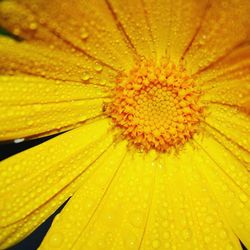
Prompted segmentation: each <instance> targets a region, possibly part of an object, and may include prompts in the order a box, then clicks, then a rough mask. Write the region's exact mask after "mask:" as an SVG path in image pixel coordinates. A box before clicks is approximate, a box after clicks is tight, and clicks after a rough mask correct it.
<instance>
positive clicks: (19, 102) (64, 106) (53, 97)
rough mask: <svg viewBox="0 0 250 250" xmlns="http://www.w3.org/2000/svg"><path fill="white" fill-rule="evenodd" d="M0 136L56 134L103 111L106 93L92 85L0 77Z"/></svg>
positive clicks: (2, 137) (21, 136)
mask: <svg viewBox="0 0 250 250" xmlns="http://www.w3.org/2000/svg"><path fill="white" fill-rule="evenodd" d="M0 81H1V84H0V89H1V97H0V103H1V106H0V131H1V132H0V139H1V140H10V139H14V138H23V137H29V136H38V135H41V134H47V133H52V132H54V133H57V132H59V131H63V130H66V129H69V128H71V127H72V126H73V127H74V126H76V125H79V124H81V123H83V122H84V121H86V120H87V119H90V118H95V117H97V116H99V115H100V114H102V106H103V101H104V100H105V98H104V97H105V96H107V94H105V93H104V92H103V91H102V90H101V89H100V88H97V87H96V86H94V85H88V86H85V85H82V84H81V83H76V82H62V81H54V80H45V79H42V78H37V77H16V76H0Z"/></svg>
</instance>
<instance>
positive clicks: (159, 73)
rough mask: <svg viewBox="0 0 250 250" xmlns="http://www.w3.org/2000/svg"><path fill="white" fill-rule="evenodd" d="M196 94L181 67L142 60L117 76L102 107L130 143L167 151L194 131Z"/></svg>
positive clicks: (198, 117) (198, 113)
mask: <svg viewBox="0 0 250 250" xmlns="http://www.w3.org/2000/svg"><path fill="white" fill-rule="evenodd" d="M200 94H201V93H200V91H198V90H197V89H196V87H195V82H194V81H193V80H192V79H191V78H190V77H189V76H188V75H187V73H186V72H185V70H184V69H182V68H177V67H176V66H175V65H174V64H172V63H169V62H167V61H165V60H162V62H161V63H160V64H159V65H156V64H154V63H152V62H150V61H142V62H140V63H139V64H137V65H136V66H135V67H134V68H133V69H132V70H131V71H130V72H128V73H123V74H122V75H119V76H118V77H117V79H116V86H115V88H114V89H112V98H113V99H112V101H111V102H110V103H107V104H106V105H105V110H106V113H107V114H108V115H109V116H110V117H111V118H112V121H113V122H114V124H115V127H119V128H120V129H121V135H122V136H123V137H124V138H126V139H127V140H128V141H129V142H130V144H133V145H135V146H136V147H137V148H139V149H141V150H144V151H149V150H150V149H155V150H156V151H159V152H167V151H169V150H170V149H172V148H177V147H178V146H181V145H183V144H184V143H185V142H186V141H188V140H189V139H190V138H192V136H193V135H194V133H195V132H196V131H197V129H198V127H199V123H200V120H201V118H202V113H203V111H202V108H201V107H200V106H199V105H198V102H199V96H200Z"/></svg>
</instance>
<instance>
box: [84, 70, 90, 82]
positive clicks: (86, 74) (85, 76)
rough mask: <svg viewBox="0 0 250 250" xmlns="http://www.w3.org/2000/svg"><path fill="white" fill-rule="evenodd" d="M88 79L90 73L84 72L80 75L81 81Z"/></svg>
mask: <svg viewBox="0 0 250 250" xmlns="http://www.w3.org/2000/svg"><path fill="white" fill-rule="evenodd" d="M89 79H90V75H89V73H88V72H84V73H83V75H82V80H83V81H88V80H89Z"/></svg>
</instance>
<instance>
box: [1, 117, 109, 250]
mask: <svg viewBox="0 0 250 250" xmlns="http://www.w3.org/2000/svg"><path fill="white" fill-rule="evenodd" d="M108 129H109V122H108V121H105V120H103V121H99V122H95V123H91V124H88V125H84V126H83V127H81V128H78V129H75V130H72V131H70V132H67V133H65V134H63V135H60V136H58V137H56V138H54V139H51V140H50V141H48V142H45V143H43V144H41V145H39V146H36V147H34V148H32V149H29V150H26V151H24V152H22V153H20V154H18V155H16V156H13V157H11V158H9V159H6V160H4V161H3V162H1V164H0V167H1V172H0V193H1V199H0V201H1V202H0V207H1V214H0V236H1V237H0V242H1V245H0V248H1V249H3V248H6V247H8V246H10V245H12V244H14V243H16V242H17V241H20V240H21V239H23V238H24V237H25V236H27V235H28V234H30V233H31V232H32V231H33V230H34V229H35V228H36V227H37V226H38V225H39V224H41V223H42V222H43V221H44V220H45V219H46V218H47V217H48V216H49V215H50V214H51V213H53V212H54V210H55V209H56V208H57V207H59V206H60V205H61V204H62V203H63V202H64V201H65V200H67V199H68V197H70V196H71V195H72V194H73V193H74V192H75V190H77V189H78V188H79V185H81V183H82V182H83V181H84V180H85V179H86V178H88V177H89V176H91V175H92V173H93V171H95V170H94V169H95V168H93V166H92V165H93V163H94V162H95V161H96V159H97V158H99V157H100V156H101V155H102V154H103V153H104V152H105V151H106V150H107V149H108V148H109V147H110V145H111V144H112V143H113V137H112V134H111V133H109V132H108Z"/></svg>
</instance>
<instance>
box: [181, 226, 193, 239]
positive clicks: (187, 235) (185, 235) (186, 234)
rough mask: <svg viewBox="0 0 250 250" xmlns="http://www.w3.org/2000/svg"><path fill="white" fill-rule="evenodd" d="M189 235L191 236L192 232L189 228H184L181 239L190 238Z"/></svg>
mask: <svg viewBox="0 0 250 250" xmlns="http://www.w3.org/2000/svg"><path fill="white" fill-rule="evenodd" d="M191 236H192V232H191V231H190V230H189V229H185V230H184V231H183V239H184V240H188V239H190V238H191Z"/></svg>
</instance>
